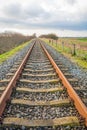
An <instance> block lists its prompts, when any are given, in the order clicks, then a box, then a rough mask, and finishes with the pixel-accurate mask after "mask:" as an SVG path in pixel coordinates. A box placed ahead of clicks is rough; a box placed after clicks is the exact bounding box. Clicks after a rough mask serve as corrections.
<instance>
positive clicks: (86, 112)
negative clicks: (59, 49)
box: [41, 44, 87, 126]
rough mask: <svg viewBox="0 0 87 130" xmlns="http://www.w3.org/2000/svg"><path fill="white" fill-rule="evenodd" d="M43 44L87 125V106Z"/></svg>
mask: <svg viewBox="0 0 87 130" xmlns="http://www.w3.org/2000/svg"><path fill="white" fill-rule="evenodd" d="M41 46H42V48H43V50H44V52H45V53H46V55H47V57H48V58H49V60H50V62H51V64H52V65H53V67H54V69H55V70H56V73H57V74H58V76H59V77H60V79H61V80H62V83H63V85H64V87H66V88H67V92H68V94H69V96H70V98H71V99H72V100H73V101H74V104H75V107H76V109H77V110H78V112H79V113H80V115H81V116H82V117H83V118H84V119H85V125H86V126H87V107H86V106H85V104H84V103H83V102H82V100H81V99H80V97H79V96H78V94H77V93H76V92H75V90H74V89H73V87H72V86H71V85H70V83H69V82H68V81H67V79H66V77H65V76H64V75H63V73H62V72H61V70H60V69H59V68H58V66H57V65H56V63H55V62H54V60H53V59H52V57H51V56H50V54H49V53H48V51H47V50H46V48H45V47H44V46H43V45H42V44H41Z"/></svg>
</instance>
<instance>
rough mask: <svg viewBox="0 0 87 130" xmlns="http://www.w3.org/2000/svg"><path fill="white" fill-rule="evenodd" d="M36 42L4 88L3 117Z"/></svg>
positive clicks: (0, 106)
mask: <svg viewBox="0 0 87 130" xmlns="http://www.w3.org/2000/svg"><path fill="white" fill-rule="evenodd" d="M34 44H35V42H34V43H33V45H32V47H31V48H30V49H29V50H28V52H27V54H26V56H25V57H24V59H23V60H22V62H21V64H20V66H19V67H18V69H17V71H16V72H15V74H14V76H13V77H12V79H11V80H10V82H9V83H8V85H7V87H6V89H5V90H4V92H3V93H2V95H1V97H0V117H1V118H2V114H3V112H4V110H5V107H6V104H7V102H8V101H9V100H10V96H11V93H12V89H13V88H14V87H15V85H16V83H17V80H18V78H19V76H20V74H21V73H22V70H23V68H24V65H25V63H26V62H27V59H28V57H29V55H30V54H31V51H32V49H33V47H34Z"/></svg>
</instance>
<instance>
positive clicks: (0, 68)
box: [0, 42, 32, 80]
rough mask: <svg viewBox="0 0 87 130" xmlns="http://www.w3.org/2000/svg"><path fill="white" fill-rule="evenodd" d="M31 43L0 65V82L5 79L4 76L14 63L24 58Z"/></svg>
mask: <svg viewBox="0 0 87 130" xmlns="http://www.w3.org/2000/svg"><path fill="white" fill-rule="evenodd" d="M31 45H32V42H31V43H30V44H28V45H27V46H25V47H24V48H23V49H22V50H20V51H19V52H17V53H16V54H14V55H13V56H12V57H10V58H9V59H7V60H6V61H4V62H3V63H2V64H0V80H2V79H3V78H5V75H6V74H7V73H8V72H9V70H10V69H11V68H12V66H13V65H14V63H15V62H17V61H18V60H19V59H21V58H22V57H24V55H25V54H26V52H27V51H28V49H29V48H30V47H31Z"/></svg>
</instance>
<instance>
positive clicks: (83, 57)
mask: <svg viewBox="0 0 87 130" xmlns="http://www.w3.org/2000/svg"><path fill="white" fill-rule="evenodd" d="M44 41H45V42H46V43H47V44H49V45H50V46H52V47H53V48H54V49H56V50H57V51H58V52H60V53H62V54H63V55H64V56H66V57H68V58H69V59H70V60H71V61H72V62H75V63H76V64H78V65H79V66H80V67H82V68H84V69H87V51H84V50H83V48H81V49H79V48H76V55H73V54H72V50H73V49H72V50H71V48H70V46H69V44H72V43H75V44H76V45H79V43H80V45H81V46H82V47H83V45H84V44H85V47H87V38H79V39H74V40H73V39H62V38H61V39H59V41H58V43H57V45H56V42H53V44H52V43H49V40H48V39H44ZM62 41H64V42H66V43H67V42H68V45H66V46H65V45H64V46H63V45H62ZM72 48H73V46H72Z"/></svg>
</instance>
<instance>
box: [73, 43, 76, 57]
mask: <svg viewBox="0 0 87 130" xmlns="http://www.w3.org/2000/svg"><path fill="white" fill-rule="evenodd" d="M73 55H74V56H75V55H76V44H73Z"/></svg>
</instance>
